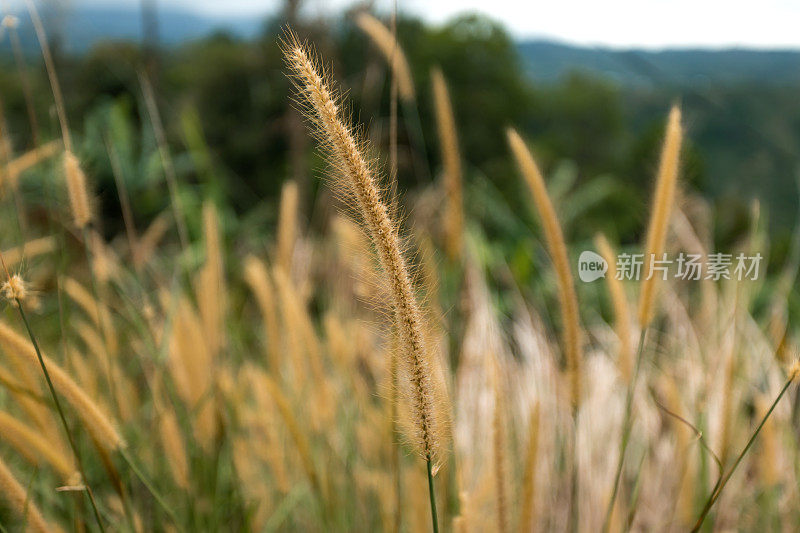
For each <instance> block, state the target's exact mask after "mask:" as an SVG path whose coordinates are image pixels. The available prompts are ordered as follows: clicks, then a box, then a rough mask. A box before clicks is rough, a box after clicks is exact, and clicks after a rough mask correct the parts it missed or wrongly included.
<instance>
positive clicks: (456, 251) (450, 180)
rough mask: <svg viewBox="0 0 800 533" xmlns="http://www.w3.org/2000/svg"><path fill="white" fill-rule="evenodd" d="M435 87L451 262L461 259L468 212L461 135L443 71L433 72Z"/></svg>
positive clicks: (435, 104)
mask: <svg viewBox="0 0 800 533" xmlns="http://www.w3.org/2000/svg"><path fill="white" fill-rule="evenodd" d="M431 80H432V83H433V103H434V109H435V111H436V125H437V127H438V131H439V143H440V145H441V151H442V163H443V165H444V189H445V194H446V208H445V221H444V228H445V239H446V240H445V249H446V251H447V255H448V257H450V259H451V260H457V259H459V258H460V257H461V249H462V241H463V233H464V208H463V199H462V196H463V195H462V190H461V181H462V176H461V155H460V154H459V152H458V135H457V133H456V131H457V130H456V121H455V118H454V117H453V106H452V104H451V102H450V94H449V93H448V91H447V83H446V82H445V79H444V75H443V74H442V70H441V69H440V68H438V67H436V68H434V69H432V70H431Z"/></svg>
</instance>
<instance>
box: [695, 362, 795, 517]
mask: <svg viewBox="0 0 800 533" xmlns="http://www.w3.org/2000/svg"><path fill="white" fill-rule="evenodd" d="M795 377H796V376H795V375H794V374H791V375H790V376H789V379H787V380H786V383H785V384H784V386H783V388H782V389H781V392H780V393H778V396H777V397H776V398H775V401H774V402H772V405H771V406H770V408H769V411H767V413H766V414H765V415H764V418H762V419H761V423H759V424H758V427H757V428H756V430H755V431H754V432H753V435H751V436H750V440H748V441H747V445H745V447H744V449H743V450H742V452H741V453H740V454H739V456H738V457H737V458H736V461H735V462H734V463H733V466H731V469H730V470H729V471H728V473H727V474H725V477H724V478H722V482H718V485H717V486H716V487H715V488H714V490H712V491H711V494H710V495H709V497H708V500H707V501H706V504H705V506H704V507H703V510H702V512H701V513H700V517H699V518H698V519H697V522H696V523H695V525H694V527H693V528H692V532H695V531H699V530H700V527H701V526H702V525H703V521H705V519H706V516H708V513H709V512H710V511H711V508H712V507H713V506H714V503H716V501H717V500H718V499H719V496H720V494H721V493H722V489H724V488H725V485H727V483H728V481H729V480H730V478H731V476H732V475H733V473H734V472H735V471H736V468H737V467H738V466H739V463H741V462H742V459H743V458H744V456H745V455H746V454H747V452H748V451H749V450H750V448H751V447H752V446H753V443H754V442H755V440H756V437H758V434H759V433H760V432H761V428H763V427H764V424H766V423H767V419H768V418H769V417H770V415H771V414H772V411H774V410H775V407H776V406H777V405H778V402H780V401H781V398H783V395H784V394H786V391H787V390H788V389H789V385H791V384H792V381H794V378H795Z"/></svg>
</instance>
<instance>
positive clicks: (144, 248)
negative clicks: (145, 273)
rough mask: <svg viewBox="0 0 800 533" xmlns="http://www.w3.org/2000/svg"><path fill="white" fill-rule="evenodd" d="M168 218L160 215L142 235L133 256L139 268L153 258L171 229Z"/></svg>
mask: <svg viewBox="0 0 800 533" xmlns="http://www.w3.org/2000/svg"><path fill="white" fill-rule="evenodd" d="M167 218H168V217H167V215H166V214H164V213H162V214H160V215H158V216H157V217H156V218H155V220H153V222H151V223H150V225H149V226H148V227H147V229H146V230H145V231H144V233H143V234H142V236H141V238H140V239H139V242H138V243H137V245H136V248H137V252H136V253H135V254H133V258H134V261H137V263H138V264H137V267H141V266H143V265H145V264H147V263H148V262H149V261H150V259H151V258H152V257H153V254H154V253H155V251H156V249H157V248H158V244H159V243H160V242H161V239H163V238H164V235H166V233H167V230H168V229H169V221H168V220H167Z"/></svg>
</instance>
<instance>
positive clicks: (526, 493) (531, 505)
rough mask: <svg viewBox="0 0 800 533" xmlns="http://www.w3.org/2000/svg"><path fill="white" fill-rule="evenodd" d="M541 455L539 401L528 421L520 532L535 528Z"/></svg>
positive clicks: (518, 528) (523, 532)
mask: <svg viewBox="0 0 800 533" xmlns="http://www.w3.org/2000/svg"><path fill="white" fill-rule="evenodd" d="M538 455H539V402H536V404H535V405H534V406H533V408H532V409H531V414H530V420H529V422H528V448H527V451H526V452H525V464H524V470H523V472H522V501H521V502H520V509H521V510H520V515H519V524H518V527H517V530H518V531H519V532H520V533H525V532H526V531H532V530H533V529H534V523H535V522H534V517H535V516H536V471H537V468H536V467H537V463H536V461H537V457H538Z"/></svg>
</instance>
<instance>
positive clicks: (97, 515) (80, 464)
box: [15, 298, 105, 532]
mask: <svg viewBox="0 0 800 533" xmlns="http://www.w3.org/2000/svg"><path fill="white" fill-rule="evenodd" d="M15 301H16V303H17V309H19V314H20V316H21V317H22V322H23V323H24V324H25V329H26V330H27V331H28V337H30V339H31V343H33V348H34V350H35V351H36V357H37V358H38V359H39V365H40V366H41V367H42V372H43V373H44V379H45V381H47V387H48V388H49V389H50V395H51V396H52V397H53V402H54V403H55V404H56V410H57V411H58V416H59V418H60V419H61V424H62V425H63V426H64V431H65V432H66V434H67V440H68V441H69V446H70V448H71V449H72V453H73V454H74V455H75V461H76V463H77V465H78V470H79V471H80V473H81V478H82V479H83V486H84V487H86V494H87V495H88V496H89V502H90V503H91V505H92V512H93V513H94V518H95V520H96V521H97V526H98V527H99V528H100V531H101V532H105V527H103V521H102V520H101V519H100V511H99V510H98V509H97V502H96V501H95V499H94V493H93V492H92V488H91V487H90V486H89V481H88V479H87V478H86V470H85V469H84V468H83V461H82V460H81V456H80V454H79V453H78V447H77V446H76V445H75V439H73V437H72V432H71V431H70V429H69V424H67V417H66V416H64V410H63V409H62V408H61V402H60V401H59V399H58V394H56V389H55V387H54V386H53V382H52V381H51V380H50V373H49V372H48V371H47V365H45V364H44V358H43V357H42V352H41V350H39V343H38V342H36V336H35V335H34V334H33V330H32V329H31V325H30V324H29V323H28V318H27V317H26V316H25V311H24V310H23V309H22V302H20V301H19V299H18V298H15Z"/></svg>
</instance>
